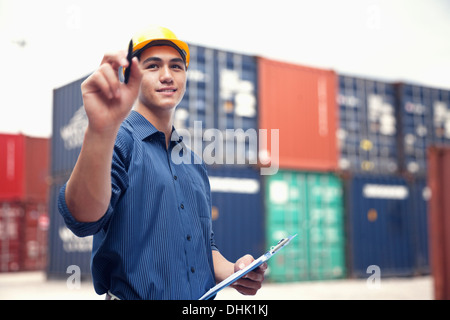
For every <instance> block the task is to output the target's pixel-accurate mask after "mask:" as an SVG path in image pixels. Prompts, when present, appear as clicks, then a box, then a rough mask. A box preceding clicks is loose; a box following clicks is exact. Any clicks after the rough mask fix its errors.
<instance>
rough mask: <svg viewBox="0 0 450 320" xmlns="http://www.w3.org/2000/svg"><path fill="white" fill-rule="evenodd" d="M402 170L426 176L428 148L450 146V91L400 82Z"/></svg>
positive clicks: (398, 89)
mask: <svg viewBox="0 0 450 320" xmlns="http://www.w3.org/2000/svg"><path fill="white" fill-rule="evenodd" d="M396 90H397V104H398V106H399V108H398V119H399V122H400V133H399V134H400V136H399V143H400V147H401V148H400V150H401V154H400V164H401V169H402V171H404V172H406V173H409V174H412V175H414V176H420V177H425V175H426V173H427V148H428V147H429V146H433V145H435V146H436V145H444V146H445V145H450V91H448V90H443V89H437V88H430V87H424V86H419V85H413V84H407V83H400V84H396Z"/></svg>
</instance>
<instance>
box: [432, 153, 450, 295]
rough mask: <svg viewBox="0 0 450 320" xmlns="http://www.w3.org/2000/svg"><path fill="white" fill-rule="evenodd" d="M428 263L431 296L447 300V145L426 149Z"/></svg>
mask: <svg viewBox="0 0 450 320" xmlns="http://www.w3.org/2000/svg"><path fill="white" fill-rule="evenodd" d="M428 185H429V187H430V189H431V198H430V200H429V240H430V264H431V272H432V275H433V279H434V297H435V299H438V300H450V233H449V232H448V230H450V197H449V196H448V194H447V192H448V190H449V189H450V148H448V147H447V148H438V147H430V148H429V149H428Z"/></svg>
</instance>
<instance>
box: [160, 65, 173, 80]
mask: <svg viewBox="0 0 450 320" xmlns="http://www.w3.org/2000/svg"><path fill="white" fill-rule="evenodd" d="M160 81H161V82H163V83H167V82H169V83H170V82H172V81H173V77H172V72H171V70H170V67H169V66H164V67H162V68H161V74H160Z"/></svg>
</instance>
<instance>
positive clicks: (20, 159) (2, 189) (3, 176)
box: [0, 134, 25, 200]
mask: <svg viewBox="0 0 450 320" xmlns="http://www.w3.org/2000/svg"><path fill="white" fill-rule="evenodd" d="M24 150H25V139H24V136H23V135H13V134H1V135H0V155H1V156H0V181H1V183H0V199H2V200H19V199H21V198H22V197H23V195H24V191H25V190H24V179H25V164H24V162H25V156H24V155H25V151H24Z"/></svg>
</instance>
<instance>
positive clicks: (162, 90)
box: [156, 88, 177, 93]
mask: <svg viewBox="0 0 450 320" xmlns="http://www.w3.org/2000/svg"><path fill="white" fill-rule="evenodd" d="M156 91H157V92H162V93H172V92H175V91H177V89H173V88H166V89H158V90H156Z"/></svg>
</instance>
